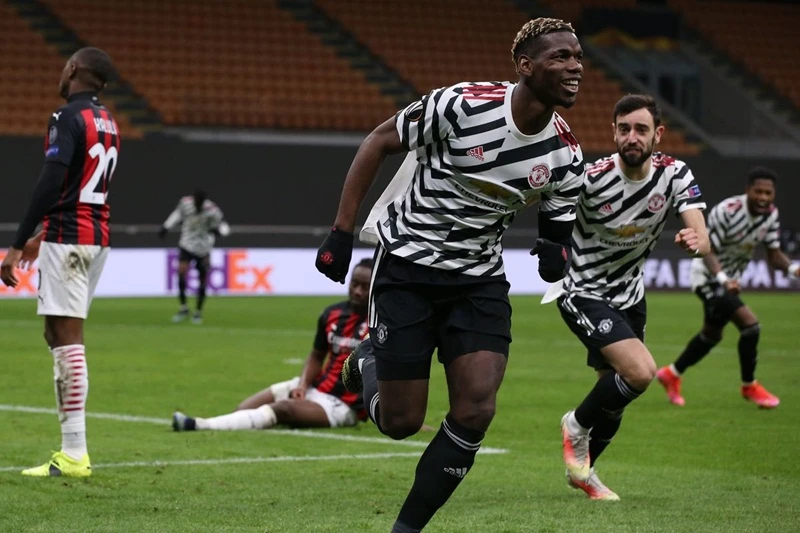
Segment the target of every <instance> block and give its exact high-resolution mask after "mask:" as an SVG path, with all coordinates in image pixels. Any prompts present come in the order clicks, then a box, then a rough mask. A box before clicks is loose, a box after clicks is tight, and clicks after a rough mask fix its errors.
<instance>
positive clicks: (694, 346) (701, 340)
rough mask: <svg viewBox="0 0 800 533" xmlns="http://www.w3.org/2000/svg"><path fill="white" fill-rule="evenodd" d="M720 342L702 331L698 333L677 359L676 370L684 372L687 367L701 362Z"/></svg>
mask: <svg viewBox="0 0 800 533" xmlns="http://www.w3.org/2000/svg"><path fill="white" fill-rule="evenodd" d="M718 342H719V341H713V340H711V339H709V338H708V337H706V336H705V335H703V334H702V333H698V334H697V335H695V336H694V337H692V340H690V341H689V344H687V345H686V348H685V349H684V350H683V353H682V354H681V355H680V356H679V357H678V359H677V360H676V361H675V363H674V364H675V370H677V371H678V373H680V374H683V373H684V372H685V371H686V369H687V368H689V367H690V366H692V365H696V364H697V363H699V362H700V360H701V359H703V357H705V356H706V355H707V354H708V352H710V351H711V348H713V347H714V346H716V345H717V343H718Z"/></svg>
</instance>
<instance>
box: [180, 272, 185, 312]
mask: <svg viewBox="0 0 800 533" xmlns="http://www.w3.org/2000/svg"><path fill="white" fill-rule="evenodd" d="M178 299H179V300H180V302H181V307H186V276H181V275H178Z"/></svg>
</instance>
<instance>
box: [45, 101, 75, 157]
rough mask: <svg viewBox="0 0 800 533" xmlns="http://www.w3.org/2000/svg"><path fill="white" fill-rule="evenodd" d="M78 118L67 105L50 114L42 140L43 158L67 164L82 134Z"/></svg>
mask: <svg viewBox="0 0 800 533" xmlns="http://www.w3.org/2000/svg"><path fill="white" fill-rule="evenodd" d="M79 121H80V119H79V118H78V117H77V116H75V114H74V113H72V111H70V109H69V108H68V107H61V108H59V109H58V111H56V112H55V113H52V114H51V115H50V120H49V121H48V123H47V136H46V138H45V141H44V160H45V161H47V162H52V163H60V164H62V165H66V166H69V165H70V163H71V162H72V156H73V155H75V150H76V147H77V146H78V144H79V139H80V136H81V135H82V132H81V128H80V127H79V124H78V123H79Z"/></svg>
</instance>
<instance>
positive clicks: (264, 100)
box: [46, 0, 396, 130]
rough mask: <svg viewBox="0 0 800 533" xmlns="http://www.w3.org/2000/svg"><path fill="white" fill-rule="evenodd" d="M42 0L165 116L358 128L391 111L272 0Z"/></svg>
mask: <svg viewBox="0 0 800 533" xmlns="http://www.w3.org/2000/svg"><path fill="white" fill-rule="evenodd" d="M46 1H47V3H48V4H49V5H50V6H51V7H52V8H53V9H54V10H55V11H56V12H57V13H58V15H59V16H60V17H62V19H63V20H64V21H65V22H66V24H68V25H69V26H70V27H71V28H72V29H73V30H74V31H76V32H77V33H78V34H79V35H81V37H82V38H84V39H85V40H86V41H88V42H91V43H93V44H95V45H97V46H99V47H101V48H105V49H107V50H108V51H109V53H110V54H111V55H112V56H113V57H114V59H115V61H116V62H117V65H118V67H119V69H120V71H121V73H122V75H123V76H124V77H126V78H127V79H128V80H129V81H130V82H131V83H132V84H133V85H134V86H135V87H136V88H137V90H138V91H140V92H141V93H142V94H144V96H145V97H146V98H147V99H148V101H149V103H150V105H152V106H153V107H154V108H156V109H157V110H158V111H159V112H160V113H161V115H162V117H163V118H164V122H165V123H166V124H170V125H174V124H184V125H222V126H242V127H262V128H264V127H266V128H271V127H278V128H303V129H331V130H333V129H336V130H354V129H356V130H358V129H360V130H364V129H371V128H372V127H374V126H375V125H376V124H378V123H379V122H380V121H382V120H385V118H386V117H387V116H390V115H391V114H392V113H393V112H394V111H395V107H396V106H395V104H394V102H393V101H392V100H391V98H388V97H385V96H383V95H382V94H380V91H379V90H378V88H377V87H375V86H373V85H370V84H369V83H368V82H367V81H366V79H365V78H364V77H363V75H361V73H360V72H357V71H355V70H354V69H352V68H351V67H350V66H349V65H348V64H347V62H346V61H345V60H343V59H342V58H340V57H338V56H336V55H335V53H334V52H333V51H332V50H331V49H330V48H328V47H326V46H325V45H324V44H323V43H322V42H320V40H319V39H318V38H317V37H316V36H314V35H313V34H311V33H310V32H309V30H308V29H307V27H306V26H305V25H304V24H303V23H302V22H299V21H297V20H295V19H293V18H292V17H291V16H290V15H289V14H288V13H287V12H285V11H283V10H282V9H280V8H279V7H278V4H277V2H276V1H273V0H265V1H259V2H254V1H248V0H230V1H226V2H219V1H216V0H178V1H170V2H161V1H159V0H134V1H129V2H118V3H115V4H114V10H113V11H108V10H103V9H94V8H93V7H92V6H93V4H94V3H93V2H92V1H91V0H46Z"/></svg>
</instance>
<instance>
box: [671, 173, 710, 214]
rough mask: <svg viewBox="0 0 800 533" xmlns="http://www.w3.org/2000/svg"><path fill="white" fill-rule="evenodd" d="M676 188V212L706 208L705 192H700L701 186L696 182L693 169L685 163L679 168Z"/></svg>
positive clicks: (674, 201)
mask: <svg viewBox="0 0 800 533" xmlns="http://www.w3.org/2000/svg"><path fill="white" fill-rule="evenodd" d="M675 190H676V194H675V196H674V198H673V203H672V205H673V207H674V208H675V213H678V214H680V213H683V212H684V211H688V210H689V209H705V208H706V203H705V201H703V194H702V193H701V192H700V186H699V185H698V184H697V183H696V182H695V179H694V175H693V174H692V171H691V170H689V167H687V166H685V165H684V166H683V168H682V169H680V170H678V173H677V183H676V184H675Z"/></svg>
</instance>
